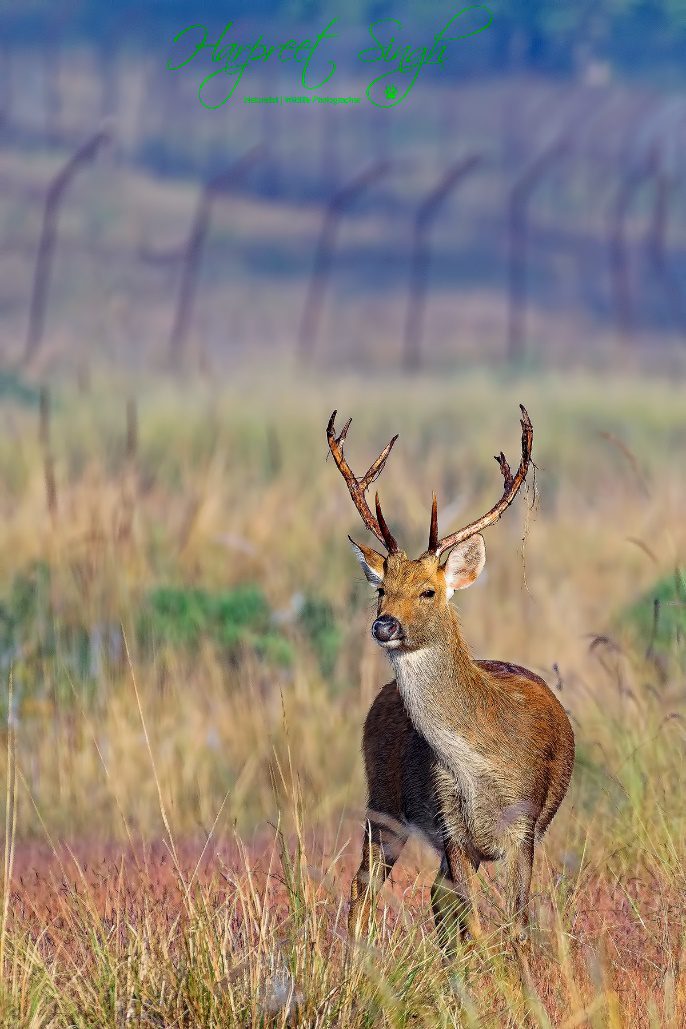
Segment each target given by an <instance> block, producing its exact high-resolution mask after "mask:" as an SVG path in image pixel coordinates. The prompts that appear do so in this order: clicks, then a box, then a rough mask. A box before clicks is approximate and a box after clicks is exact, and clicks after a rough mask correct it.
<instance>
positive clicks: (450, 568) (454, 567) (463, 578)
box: [443, 533, 486, 599]
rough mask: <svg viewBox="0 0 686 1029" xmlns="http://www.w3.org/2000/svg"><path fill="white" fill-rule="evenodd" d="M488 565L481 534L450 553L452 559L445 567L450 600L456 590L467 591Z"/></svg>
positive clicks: (472, 537) (471, 537) (459, 545)
mask: <svg viewBox="0 0 686 1029" xmlns="http://www.w3.org/2000/svg"><path fill="white" fill-rule="evenodd" d="M485 564H486V546H485V544H484V538H483V536H482V535H481V534H480V533H477V534H476V535H475V536H470V538H469V539H468V540H465V541H464V543H460V544H458V546H456V547H454V548H453V549H452V550H451V552H450V557H449V558H448V560H447V561H446V563H445V564H444V565H443V572H444V574H445V586H446V592H447V594H448V599H450V597H452V595H453V593H454V592H455V590H463V589H466V587H467V586H471V585H472V583H473V582H474V580H475V579H476V578H478V576H479V575H480V574H481V572H482V571H483V567H484V565H485Z"/></svg>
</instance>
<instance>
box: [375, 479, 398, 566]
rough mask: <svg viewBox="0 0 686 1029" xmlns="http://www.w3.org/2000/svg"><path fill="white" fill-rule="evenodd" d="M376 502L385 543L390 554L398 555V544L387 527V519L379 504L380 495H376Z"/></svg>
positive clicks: (377, 516) (377, 517)
mask: <svg viewBox="0 0 686 1029" xmlns="http://www.w3.org/2000/svg"><path fill="white" fill-rule="evenodd" d="M374 502H375V504H376V520H377V522H378V523H379V528H380V529H381V535H382V536H383V542H384V543H385V544H386V549H387V550H388V553H389V554H397V553H398V544H397V543H396V541H395V537H394V535H393V533H392V532H391V530H390V529H389V528H388V526H387V525H386V519H385V518H384V516H383V512H382V510H381V504H380V503H379V494H378V493H377V494H376V497H375V499H374Z"/></svg>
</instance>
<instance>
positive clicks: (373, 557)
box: [326, 404, 534, 651]
mask: <svg viewBox="0 0 686 1029" xmlns="http://www.w3.org/2000/svg"><path fill="white" fill-rule="evenodd" d="M519 406H520V409H521V412H522V417H521V426H522V456H521V460H520V462H519V468H518V469H517V472H516V474H515V475H512V473H511V471H510V466H509V464H508V463H507V460H506V459H505V455H504V454H503V453H502V451H501V453H500V454H498V455H497V456H496V458H495V460H496V461H497V462H498V465H499V467H500V471H501V473H502V476H503V479H504V491H503V495H502V496H501V498H500V500H498V502H497V503H496V504H494V506H493V507H492V508H491V509H490V510H489V511H487V512H486V514H483V515H481V517H480V518H477V519H475V520H474V521H473V522H470V523H469V525H465V526H464V528H462V529H460V530H459V531H457V532H453V533H450V534H449V535H448V536H444V537H443V538H442V539H439V536H438V504H437V501H436V494H435V493H434V495H433V503H432V505H431V524H430V528H429V545H428V547H427V549H426V550H425V551H424V553H423V554H421V555H420V556H419V557H418V558H416V559H414V560H412V559H411V558H408V556H407V554H406V553H405V552H404V551H402V550H400V548H399V547H398V544H397V542H396V540H395V538H394V536H393V535H392V533H391V531H390V529H389V528H388V525H387V524H386V521H385V519H384V516H383V513H382V511H381V504H380V503H379V494H378V493H377V494H376V498H375V510H376V514H373V513H372V511H371V510H370V507H369V504H368V503H367V499H366V496H365V493H366V491H367V489H368V488H369V486H370V485H371V484H372V482H374V480H375V479H376V478H377V476H379V475H380V474H381V472H382V471H383V468H384V465H385V464H386V461H387V459H388V455H389V454H390V452H391V449H392V448H393V444H394V443H395V441H396V440H397V438H398V437H397V436H394V437H393V439H392V440H391V441H390V442H389V443H388V444H387V445H386V446H385V447H384V449H383V450H382V451H381V453H380V454H379V456H378V457H377V459H376V460H375V461H374V462H373V463H372V464H371V465H370V467H369V469H368V470H367V472H365V474H364V475H363V476H362V477H361V478H359V479H358V478H357V477H356V476H355V475H354V473H353V472H352V470H351V468H350V466H349V465H348V462H347V461H346V459H345V455H344V453H343V443H344V441H345V438H346V436H347V434H348V429H349V428H350V423H351V421H352V419H350V418H349V419H348V421H347V422H346V423H345V425H344V426H343V429H342V430H341V432H340V434H339V435H338V436H336V433H335V428H334V423H335V418H336V411H334V412H333V414H332V415H331V418H330V419H329V424H328V426H327V429H326V437H327V440H328V443H329V448H330V450H331V453H332V454H333V458H334V460H335V462H336V465H337V466H338V469H339V471H340V473H341V475H342V476H343V478H344V479H345V483H346V485H347V487H348V490H349V492H350V496H351V497H352V499H353V502H354V504H355V507H356V508H357V510H358V511H359V513H360V516H361V517H362V521H363V522H364V524H365V525H366V526H367V528H368V529H369V530H370V531H371V532H372V533H374V535H375V536H376V538H377V539H378V540H379V542H380V543H381V544H382V545H383V546H384V548H385V550H386V556H384V555H383V554H380V553H379V552H378V551H376V550H374V549H373V548H372V547H367V546H364V545H363V544H360V543H355V541H354V540H353V539H350V537H348V539H350V543H351V544H352V547H353V550H354V551H355V554H356V556H357V559H358V561H359V562H360V564H361V566H362V570H363V571H364V574H365V575H366V577H367V580H368V581H369V583H370V584H371V585H372V586H374V587H375V588H376V590H377V592H378V597H379V603H378V608H377V614H376V618H375V620H374V623H373V625H372V636H373V637H374V639H375V640H376V642H377V643H378V644H379V645H380V646H382V647H383V648H384V649H385V650H388V651H393V650H404V651H412V650H418V649H420V648H422V647H425V646H427V645H429V644H430V643H431V642H435V641H436V640H437V639H438V638H440V636H442V635H445V633H446V632H449V631H450V630H451V627H452V625H453V620H452V616H451V612H450V608H449V605H448V601H449V600H450V598H451V597H452V595H453V593H454V592H455V590H461V589H465V588H466V587H467V586H471V584H472V583H473V582H474V581H475V579H477V578H478V576H479V575H480V574H481V571H482V569H483V567H484V564H485V562H486V548H485V545H484V539H483V536H482V535H481V530H482V529H485V528H486V527H487V526H489V525H492V524H493V523H494V522H497V521H498V519H499V518H500V516H501V515H502V514H503V512H504V511H505V510H506V509H507V508H508V507H509V506H510V504H511V503H512V501H513V500H514V498H515V497H516V496H517V493H518V492H519V490H520V489H521V487H522V484H523V483H524V480H525V479H526V475H527V472H528V470H529V465H530V463H531V448H532V445H533V436H534V431H533V426H532V424H531V420H530V418H529V415H528V414H527V411H526V408H525V407H524V406H523V405H521V404H520V405H519ZM447 552H449V553H448V557H447V560H446V561H444V562H443V563H441V557H442V555H444V554H446V553H447Z"/></svg>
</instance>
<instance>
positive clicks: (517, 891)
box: [507, 828, 534, 943]
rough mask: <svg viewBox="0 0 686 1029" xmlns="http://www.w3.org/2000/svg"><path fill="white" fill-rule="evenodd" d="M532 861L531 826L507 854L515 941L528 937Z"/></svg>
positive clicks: (508, 890) (525, 941) (518, 941)
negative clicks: (523, 837) (508, 854)
mask: <svg viewBox="0 0 686 1029" xmlns="http://www.w3.org/2000/svg"><path fill="white" fill-rule="evenodd" d="M533 863H534V838H533V828H532V830H531V833H530V834H529V835H527V838H526V839H525V840H523V841H522V842H521V843H518V844H517V845H516V846H515V847H514V848H513V850H512V851H511V852H510V856H509V867H508V875H507V880H508V881H507V902H508V914H509V916H510V918H511V919H512V932H513V938H514V940H515V942H516V943H527V942H528V939H529V892H530V890H531V873H532V870H533Z"/></svg>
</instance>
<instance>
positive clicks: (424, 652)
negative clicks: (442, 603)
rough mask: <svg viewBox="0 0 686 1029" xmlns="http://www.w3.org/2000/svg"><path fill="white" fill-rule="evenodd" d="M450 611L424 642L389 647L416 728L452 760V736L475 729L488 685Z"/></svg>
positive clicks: (399, 684) (447, 759)
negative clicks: (410, 646)
mask: <svg viewBox="0 0 686 1029" xmlns="http://www.w3.org/2000/svg"><path fill="white" fill-rule="evenodd" d="M449 613H450V619H449V620H447V622H446V626H445V631H442V632H440V633H439V634H438V635H437V636H436V637H435V639H434V640H432V642H431V643H430V644H429V645H428V646H426V647H422V648H420V649H418V650H413V651H407V652H404V653H403V652H401V651H391V652H390V654H389V657H390V659H391V664H392V665H393V670H394V672H395V676H396V683H397V686H398V690H399V692H400V695H401V697H402V698H403V703H404V705H405V708H406V710H407V713H408V715H409V716H410V719H411V720H412V722H413V724H414V726H415V728H416V729H417V730H418V731H419V732H420V733H421V734H422V736H424V738H425V739H426V741H427V742H428V743H429V744H430V745H431V746H432V747H433V749H434V750H435V751H436V752H437V753H438V755H439V757H442V758H444V760H445V761H446V763H448V764H451V763H452V756H453V755H454V750H455V746H454V744H455V740H456V738H464V737H465V736H467V737H469V736H471V735H472V733H473V731H474V728H475V726H476V724H477V719H479V709H480V707H481V706H482V705H483V703H484V700H485V692H486V691H487V683H486V681H485V679H484V675H483V673H482V671H481V669H480V668H479V667H478V666H477V665H475V664H474V662H473V661H472V659H471V657H470V654H469V650H468V648H467V645H466V643H465V641H464V639H463V637H462V633H461V631H460V626H459V622H458V619H457V615H456V614H455V613H454V612H453V611H452V609H451V610H450V612H449ZM479 721H481V719H479Z"/></svg>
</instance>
